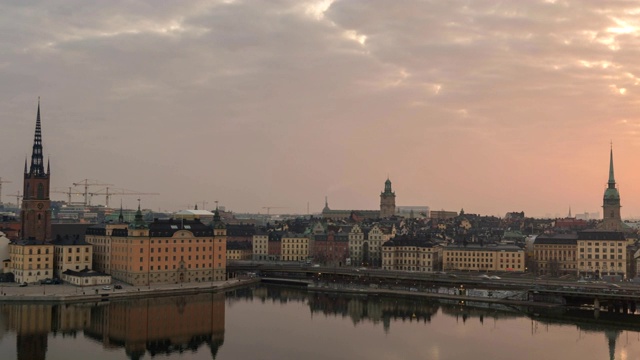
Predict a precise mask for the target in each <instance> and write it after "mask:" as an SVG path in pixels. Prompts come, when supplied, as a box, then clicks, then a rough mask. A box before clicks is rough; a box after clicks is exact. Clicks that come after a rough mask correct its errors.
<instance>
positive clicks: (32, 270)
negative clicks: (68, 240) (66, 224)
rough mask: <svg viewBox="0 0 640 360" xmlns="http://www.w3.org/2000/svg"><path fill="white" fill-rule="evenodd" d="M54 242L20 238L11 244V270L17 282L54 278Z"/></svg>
mask: <svg viewBox="0 0 640 360" xmlns="http://www.w3.org/2000/svg"><path fill="white" fill-rule="evenodd" d="M53 249H54V248H53V244H51V243H44V242H41V241H35V240H18V241H15V242H12V243H10V244H9V257H10V260H11V264H10V267H11V272H12V273H13V275H14V278H15V282H17V283H23V282H26V283H36V282H38V281H40V280H44V279H47V278H53V274H54V272H53V261H54V260H53Z"/></svg>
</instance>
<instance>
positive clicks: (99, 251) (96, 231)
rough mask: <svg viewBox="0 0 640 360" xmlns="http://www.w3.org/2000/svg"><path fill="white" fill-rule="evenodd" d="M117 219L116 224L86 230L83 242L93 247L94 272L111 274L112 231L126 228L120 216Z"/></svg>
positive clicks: (101, 225)
mask: <svg viewBox="0 0 640 360" xmlns="http://www.w3.org/2000/svg"><path fill="white" fill-rule="evenodd" d="M121 214H122V213H121ZM119 219H120V220H119V222H117V223H107V224H100V225H96V226H93V227H90V228H88V229H87V230H86V234H85V240H86V242H87V243H89V244H91V245H92V247H93V259H92V268H93V269H94V270H96V271H100V272H103V273H105V274H111V235H112V233H113V230H116V229H118V230H125V229H127V226H128V224H127V223H125V222H124V219H123V217H122V215H121V216H120V217H119Z"/></svg>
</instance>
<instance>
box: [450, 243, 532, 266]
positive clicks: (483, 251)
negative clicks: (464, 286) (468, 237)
mask: <svg viewBox="0 0 640 360" xmlns="http://www.w3.org/2000/svg"><path fill="white" fill-rule="evenodd" d="M442 265H443V269H444V270H445V271H446V270H469V271H514V272H524V271H525V252H524V250H523V249H522V248H520V247H518V246H515V245H496V244H490V245H482V244H467V245H462V244H455V245H448V246H446V247H445V248H444V250H443V256H442Z"/></svg>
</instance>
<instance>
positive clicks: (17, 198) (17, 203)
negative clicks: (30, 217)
mask: <svg viewBox="0 0 640 360" xmlns="http://www.w3.org/2000/svg"><path fill="white" fill-rule="evenodd" d="M9 196H15V197H16V207H17V208H18V209H19V208H20V198H21V197H22V195H20V191H16V193H15V194H13V195H9Z"/></svg>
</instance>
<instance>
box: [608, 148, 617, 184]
mask: <svg viewBox="0 0 640 360" xmlns="http://www.w3.org/2000/svg"><path fill="white" fill-rule="evenodd" d="M615 187H616V179H615V177H614V176H613V143H612V144H611V152H610V153H609V189H615Z"/></svg>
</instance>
